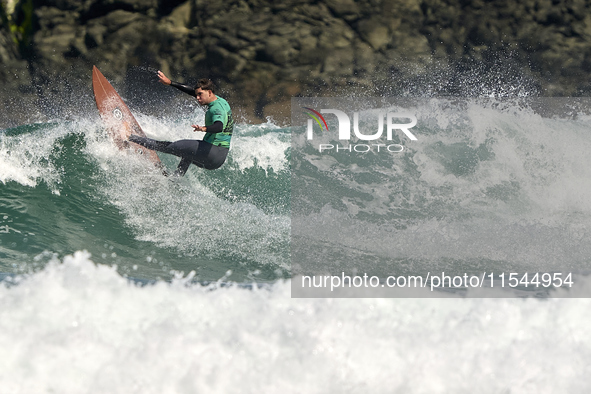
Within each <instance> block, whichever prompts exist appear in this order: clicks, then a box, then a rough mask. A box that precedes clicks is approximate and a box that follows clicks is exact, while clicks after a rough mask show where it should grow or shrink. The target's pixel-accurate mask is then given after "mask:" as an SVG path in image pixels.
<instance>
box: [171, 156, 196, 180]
mask: <svg viewBox="0 0 591 394" xmlns="http://www.w3.org/2000/svg"><path fill="white" fill-rule="evenodd" d="M191 163H192V161H191V160H189V159H185V158H182V159H181V162H180V163H179V165H178V167H177V168H176V171H175V172H174V173H173V175H175V176H183V175H185V173H186V172H187V170H188V169H189V166H190V165H191Z"/></svg>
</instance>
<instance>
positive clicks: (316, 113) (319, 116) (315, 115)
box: [302, 107, 328, 131]
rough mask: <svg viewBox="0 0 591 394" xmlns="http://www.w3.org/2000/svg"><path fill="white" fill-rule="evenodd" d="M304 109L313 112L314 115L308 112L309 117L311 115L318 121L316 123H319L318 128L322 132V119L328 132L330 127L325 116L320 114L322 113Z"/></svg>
mask: <svg viewBox="0 0 591 394" xmlns="http://www.w3.org/2000/svg"><path fill="white" fill-rule="evenodd" d="M302 108H304V109H307V110H308V111H312V112H313V114H311V113H309V112H308V115H310V116H311V117H312V118H313V119H314V120H315V121H316V123H318V126H320V130H322V124H321V123H320V119H322V123H324V127H326V131H328V125H327V124H326V120H324V116H322V115H321V114H320V112H318V111H315V110H313V109H312V108H308V107H302ZM318 118H320V119H318Z"/></svg>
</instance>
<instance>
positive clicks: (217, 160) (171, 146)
mask: <svg viewBox="0 0 591 394" xmlns="http://www.w3.org/2000/svg"><path fill="white" fill-rule="evenodd" d="M158 78H159V80H160V82H161V83H163V84H164V85H168V86H173V87H175V88H177V89H179V90H180V91H181V92H185V93H187V94H189V95H191V96H193V97H195V98H196V99H197V102H198V103H199V104H200V105H203V106H207V112H206V113H205V125H204V126H199V125H192V126H191V127H193V131H202V132H205V137H203V140H180V141H175V142H168V141H157V140H153V139H150V138H146V137H140V136H138V135H133V134H132V135H131V136H129V141H131V142H135V143H136V144H139V145H142V146H145V147H146V148H148V149H151V150H155V151H158V152H163V153H169V154H171V155H175V156H179V157H180V158H181V161H180V163H179V165H178V167H177V169H176V171H175V172H174V175H177V176H183V175H185V173H186V172H187V170H188V169H189V166H190V165H191V163H193V164H195V165H196V166H197V167H201V168H205V169H206V170H215V169H216V168H219V167H220V166H221V165H222V164H224V162H225V161H226V157H227V156H228V151H229V149H230V139H231V138H232V132H233V130H234V119H233V118H232V110H231V108H230V105H229V104H228V102H227V101H226V100H224V99H223V98H222V97H219V96H216V95H215V86H214V84H213V82H212V81H211V80H209V79H206V78H204V79H200V80H199V81H198V82H197V85H195V86H194V87H191V86H188V85H183V84H180V83H178V82H174V81H171V80H170V79H169V78H168V77H167V76H166V75H164V73H163V72H162V71H158Z"/></svg>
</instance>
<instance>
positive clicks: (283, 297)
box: [0, 252, 591, 394]
mask: <svg viewBox="0 0 591 394" xmlns="http://www.w3.org/2000/svg"><path fill="white" fill-rule="evenodd" d="M587 281H589V280H588V279H587ZM590 284H591V281H590ZM590 306H591V300H589V299H569V300H565V299H562V300H559V299H549V300H536V299H428V300H425V299H422V300H420V299H291V298H290V283H289V281H287V282H278V283H276V284H275V285H273V286H272V287H271V288H270V289H258V290H257V289H255V290H248V289H244V288H238V287H230V288H218V289H217V290H212V289H211V288H205V287H202V286H201V285H187V283H186V280H181V279H179V280H177V281H175V282H174V283H172V284H170V283H164V282H158V283H156V284H153V285H146V286H143V287H139V286H136V285H134V284H131V283H130V282H128V281H127V280H126V279H124V278H122V277H121V276H119V275H118V274H117V272H116V271H115V270H114V269H112V268H108V267H105V266H100V265H98V266H97V265H95V264H93V263H92V261H91V259H90V257H89V256H88V255H87V254H86V253H84V252H78V253H76V254H75V255H74V256H72V257H66V258H65V259H64V261H63V262H62V263H60V262H59V261H54V262H53V263H51V264H50V265H48V266H47V267H46V268H45V269H44V270H42V271H40V272H37V273H35V274H33V275H31V276H29V277H27V278H24V279H21V280H20V281H19V283H18V285H15V286H6V285H0V349H2V357H0V391H2V392H3V393H4V392H5V393H12V394H29V393H51V392H54V393H55V392H57V393H61V394H68V393H76V394H77V393H81V392H84V393H125V394H128V393H159V394H162V393H199V392H215V393H277V392H281V393H303V392H305V393H348V392H350V393H360V392H363V393H369V392H371V393H425V392H429V393H448V392H455V393H473V392H475V391H478V392H480V393H499V392H536V393H557V392H586V391H587V390H588V389H589V383H588V379H587V376H588V374H589V372H590V371H589V363H588V360H589V357H591V354H590V351H589V349H590V348H591V331H590V330H591V329H590V326H589V324H586V323H585V319H584V318H582V317H581V316H584V314H585V311H587V310H589V307H590Z"/></svg>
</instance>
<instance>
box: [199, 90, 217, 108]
mask: <svg viewBox="0 0 591 394" xmlns="http://www.w3.org/2000/svg"><path fill="white" fill-rule="evenodd" d="M195 95H196V98H197V101H198V102H199V104H201V105H207V104H209V103H211V102H212V101H213V100H215V95H214V94H213V92H212V91H211V90H203V89H201V88H197V89H195Z"/></svg>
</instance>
